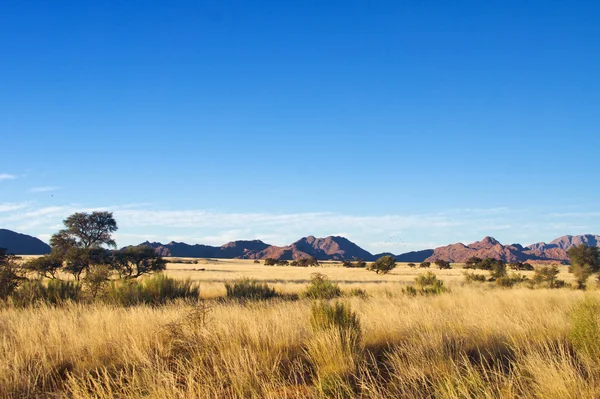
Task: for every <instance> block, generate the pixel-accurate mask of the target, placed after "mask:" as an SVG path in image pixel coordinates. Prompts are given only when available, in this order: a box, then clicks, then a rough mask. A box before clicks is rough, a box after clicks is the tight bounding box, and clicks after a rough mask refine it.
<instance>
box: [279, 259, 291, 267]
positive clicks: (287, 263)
mask: <svg viewBox="0 0 600 399" xmlns="http://www.w3.org/2000/svg"><path fill="white" fill-rule="evenodd" d="M289 265H290V262H288V261H287V260H283V259H280V260H278V261H277V266H289Z"/></svg>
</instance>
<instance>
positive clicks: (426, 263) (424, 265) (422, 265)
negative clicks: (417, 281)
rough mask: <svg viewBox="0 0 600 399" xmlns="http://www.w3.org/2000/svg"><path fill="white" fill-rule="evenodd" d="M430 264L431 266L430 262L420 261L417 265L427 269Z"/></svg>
mask: <svg viewBox="0 0 600 399" xmlns="http://www.w3.org/2000/svg"><path fill="white" fill-rule="evenodd" d="M430 266H431V262H421V263H420V264H419V267H420V268H423V269H429V267H430Z"/></svg>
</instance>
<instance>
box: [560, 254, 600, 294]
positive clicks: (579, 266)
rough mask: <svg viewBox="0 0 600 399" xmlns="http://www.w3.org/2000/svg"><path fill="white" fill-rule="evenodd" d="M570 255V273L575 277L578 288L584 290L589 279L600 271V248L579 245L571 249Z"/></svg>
mask: <svg viewBox="0 0 600 399" xmlns="http://www.w3.org/2000/svg"><path fill="white" fill-rule="evenodd" d="M568 254H569V259H570V261H571V266H570V268H569V271H570V272H571V273H573V275H574V276H575V279H576V281H577V287H578V288H580V289H584V288H585V287H586V284H587V280H588V278H589V277H590V276H591V275H592V274H594V273H597V272H598V271H599V270H600V260H599V259H600V256H599V253H598V248H597V247H590V246H587V245H579V246H574V247H571V248H569V251H568Z"/></svg>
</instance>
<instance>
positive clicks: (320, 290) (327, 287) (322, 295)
mask: <svg viewBox="0 0 600 399" xmlns="http://www.w3.org/2000/svg"><path fill="white" fill-rule="evenodd" d="M341 295H342V290H341V289H340V286H339V285H338V284H335V283H332V282H331V281H329V279H328V278H327V276H326V275H324V274H321V273H314V274H313V275H312V276H311V278H310V284H309V285H308V287H306V291H305V292H304V296H305V297H306V298H311V299H332V298H336V297H339V296H341Z"/></svg>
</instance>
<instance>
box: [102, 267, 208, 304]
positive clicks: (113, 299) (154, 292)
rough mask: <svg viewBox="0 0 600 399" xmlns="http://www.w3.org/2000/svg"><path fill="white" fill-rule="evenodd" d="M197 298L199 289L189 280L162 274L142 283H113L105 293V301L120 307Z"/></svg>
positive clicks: (129, 281) (128, 281)
mask: <svg viewBox="0 0 600 399" xmlns="http://www.w3.org/2000/svg"><path fill="white" fill-rule="evenodd" d="M199 297H200V287H199V286H198V285H197V284H194V283H192V281H191V280H190V279H186V280H176V279H174V278H171V277H167V276H165V275H164V274H162V273H160V274H156V275H154V276H152V277H149V278H147V279H145V280H142V281H138V280H121V281H114V282H112V283H111V284H110V285H109V286H108V289H107V290H106V293H105V299H106V301H108V302H109V303H114V304H118V305H122V306H133V305H138V304H152V305H160V304H165V303H167V302H169V301H172V300H175V299H186V300H198V299H199Z"/></svg>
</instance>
